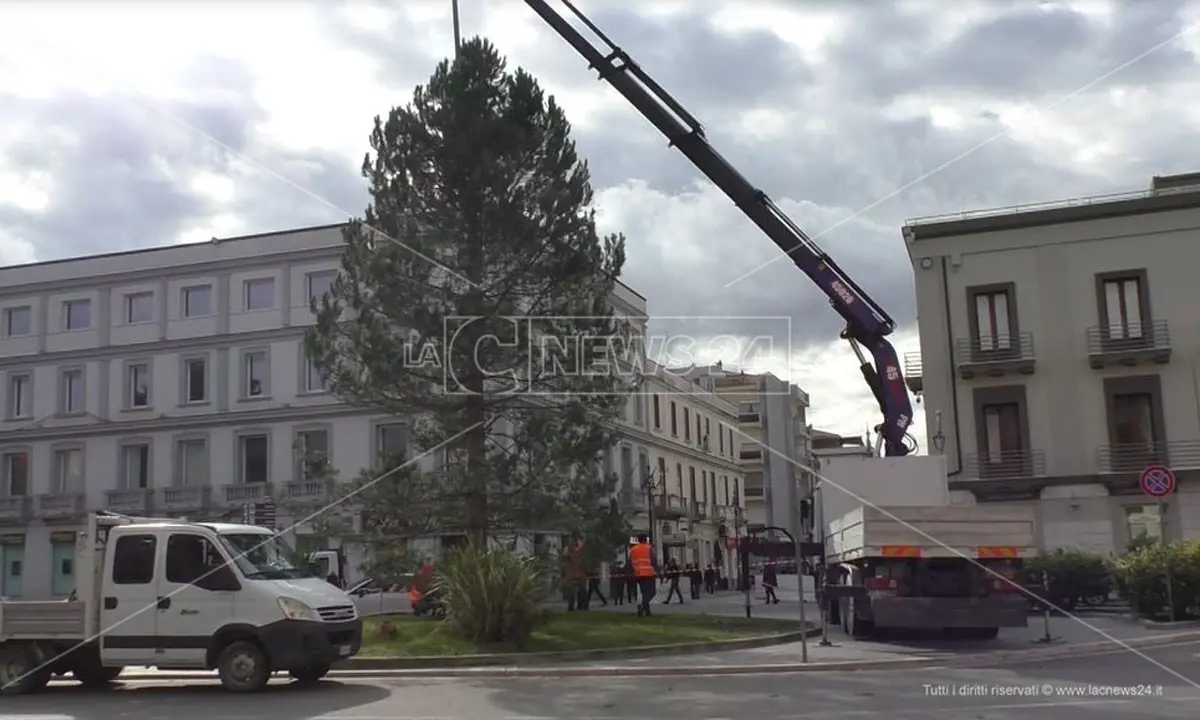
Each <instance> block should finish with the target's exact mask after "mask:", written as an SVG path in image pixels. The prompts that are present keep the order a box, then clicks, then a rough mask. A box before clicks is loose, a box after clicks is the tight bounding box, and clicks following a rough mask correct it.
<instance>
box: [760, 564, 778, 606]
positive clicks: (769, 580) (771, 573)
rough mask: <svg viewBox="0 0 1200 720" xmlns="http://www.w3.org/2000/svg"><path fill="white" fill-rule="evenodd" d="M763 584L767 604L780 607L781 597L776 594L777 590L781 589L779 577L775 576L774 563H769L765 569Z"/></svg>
mask: <svg viewBox="0 0 1200 720" xmlns="http://www.w3.org/2000/svg"><path fill="white" fill-rule="evenodd" d="M762 584H763V590H764V591H765V592H766V594H767V604H768V605H778V604H779V597H778V596H777V595H776V594H775V588H777V587H779V577H778V576H777V575H776V574H775V564H774V563H769V564H767V565H766V566H765V567H763V573H762Z"/></svg>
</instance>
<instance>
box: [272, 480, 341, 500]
mask: <svg viewBox="0 0 1200 720" xmlns="http://www.w3.org/2000/svg"><path fill="white" fill-rule="evenodd" d="M332 487H333V483H331V482H330V481H328V480H297V481H296V482H290V483H287V484H285V485H284V486H283V496H284V498H285V499H287V500H291V501H293V502H317V501H322V500H328V499H329V496H330V490H331V489H332Z"/></svg>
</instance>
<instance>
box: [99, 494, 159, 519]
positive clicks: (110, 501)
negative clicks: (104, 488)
mask: <svg viewBox="0 0 1200 720" xmlns="http://www.w3.org/2000/svg"><path fill="white" fill-rule="evenodd" d="M153 499H154V491H153V490H151V489H150V488H134V489H132V490H109V491H108V492H106V493H105V494H104V503H105V504H104V507H105V509H106V510H112V511H113V512H119V513H128V514H130V515H149V514H150V513H151V511H152V509H153V502H152V501H153Z"/></svg>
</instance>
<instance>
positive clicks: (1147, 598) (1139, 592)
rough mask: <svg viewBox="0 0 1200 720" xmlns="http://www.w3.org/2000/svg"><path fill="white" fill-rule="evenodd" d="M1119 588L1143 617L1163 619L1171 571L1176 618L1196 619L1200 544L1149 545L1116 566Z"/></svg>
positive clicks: (1199, 592)
mask: <svg viewBox="0 0 1200 720" xmlns="http://www.w3.org/2000/svg"><path fill="white" fill-rule="evenodd" d="M1112 566H1113V574H1114V576H1115V578H1116V582H1117V588H1118V589H1119V590H1120V592H1121V595H1122V596H1123V597H1125V598H1126V599H1127V600H1128V601H1129V604H1130V605H1131V606H1133V609H1134V610H1135V611H1136V612H1137V613H1138V614H1139V615H1141V616H1142V617H1148V618H1161V617H1164V616H1166V615H1168V614H1169V613H1168V611H1167V570H1168V568H1170V574H1171V593H1172V596H1173V597H1172V599H1173V600H1174V604H1175V617H1176V618H1177V619H1182V618H1186V617H1190V616H1192V615H1194V614H1195V613H1196V611H1197V609H1198V608H1200V540H1184V541H1180V542H1173V543H1169V544H1165V545H1164V544H1161V543H1155V544H1153V545H1145V546H1143V547H1141V548H1140V549H1138V550H1136V551H1134V552H1131V553H1129V554H1127V555H1125V556H1123V557H1120V558H1117V559H1116V560H1114V561H1113V563H1112Z"/></svg>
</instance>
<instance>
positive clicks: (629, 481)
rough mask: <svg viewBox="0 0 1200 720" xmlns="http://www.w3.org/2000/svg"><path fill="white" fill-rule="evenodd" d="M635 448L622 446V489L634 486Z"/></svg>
mask: <svg viewBox="0 0 1200 720" xmlns="http://www.w3.org/2000/svg"><path fill="white" fill-rule="evenodd" d="M633 473H634V470H633V448H631V447H628V446H625V445H622V446H621V489H623V490H625V489H629V488H632V487H633Z"/></svg>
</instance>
